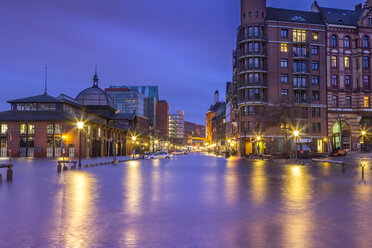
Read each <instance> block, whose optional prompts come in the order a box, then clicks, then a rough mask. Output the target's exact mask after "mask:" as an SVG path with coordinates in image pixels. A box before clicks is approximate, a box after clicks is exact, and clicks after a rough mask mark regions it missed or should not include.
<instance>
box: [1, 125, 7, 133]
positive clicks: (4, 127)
mask: <svg viewBox="0 0 372 248" xmlns="http://www.w3.org/2000/svg"><path fill="white" fill-rule="evenodd" d="M0 133H1V134H7V133H8V125H7V124H1V126H0Z"/></svg>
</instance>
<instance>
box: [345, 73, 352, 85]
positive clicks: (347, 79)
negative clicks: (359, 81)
mask: <svg viewBox="0 0 372 248" xmlns="http://www.w3.org/2000/svg"><path fill="white" fill-rule="evenodd" d="M350 86H351V76H350V75H346V76H345V87H347V88H349V87H350Z"/></svg>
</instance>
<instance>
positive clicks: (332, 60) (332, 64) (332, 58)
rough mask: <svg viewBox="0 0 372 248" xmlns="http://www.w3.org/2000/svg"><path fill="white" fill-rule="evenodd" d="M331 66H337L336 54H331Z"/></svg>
mask: <svg viewBox="0 0 372 248" xmlns="http://www.w3.org/2000/svg"><path fill="white" fill-rule="evenodd" d="M331 66H332V67H336V66H337V57H336V56H332V57H331Z"/></svg>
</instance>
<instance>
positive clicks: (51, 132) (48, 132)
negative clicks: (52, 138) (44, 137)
mask: <svg viewBox="0 0 372 248" xmlns="http://www.w3.org/2000/svg"><path fill="white" fill-rule="evenodd" d="M53 130H54V129H53V124H49V125H48V126H47V134H53Z"/></svg>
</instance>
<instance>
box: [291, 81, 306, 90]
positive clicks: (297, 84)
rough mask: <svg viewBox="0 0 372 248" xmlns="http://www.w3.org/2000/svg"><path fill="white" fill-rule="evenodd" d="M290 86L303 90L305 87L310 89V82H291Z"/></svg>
mask: <svg viewBox="0 0 372 248" xmlns="http://www.w3.org/2000/svg"><path fill="white" fill-rule="evenodd" d="M292 88H293V89H300V90H301V89H304V90H306V89H310V83H306V82H305V83H293V84H292Z"/></svg>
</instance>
